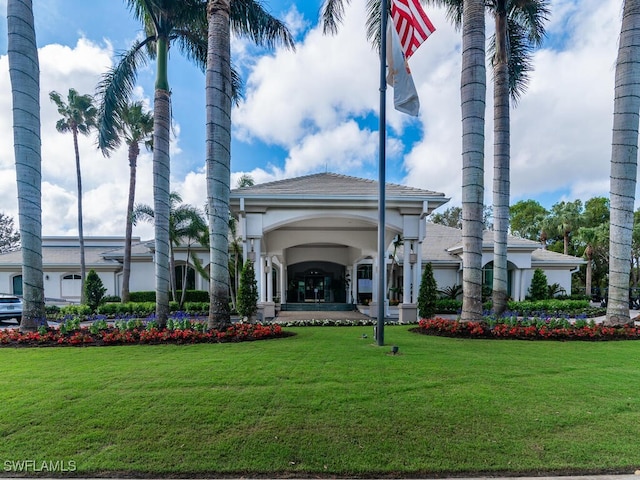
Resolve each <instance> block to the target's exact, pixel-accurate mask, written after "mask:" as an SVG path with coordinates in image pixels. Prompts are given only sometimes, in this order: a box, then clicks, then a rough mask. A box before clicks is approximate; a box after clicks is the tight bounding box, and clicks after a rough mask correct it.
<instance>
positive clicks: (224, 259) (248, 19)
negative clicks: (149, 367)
mask: <svg viewBox="0 0 640 480" xmlns="http://www.w3.org/2000/svg"><path fill="white" fill-rule="evenodd" d="M207 21H208V35H207V70H206V89H205V92H206V109H207V113H206V118H207V120H206V122H207V125H206V162H207V213H208V216H209V229H210V230H209V236H210V239H209V240H210V241H209V243H210V257H211V258H210V269H211V270H210V303H209V305H210V307H209V320H208V325H209V328H220V327H221V326H223V325H225V324H228V323H230V321H231V317H230V311H229V190H230V187H229V184H230V174H231V102H232V99H233V95H232V94H233V78H232V70H231V50H230V48H231V47H230V45H231V41H230V38H231V30H233V31H234V33H236V34H238V35H241V36H245V37H248V38H250V39H251V40H253V41H254V42H255V43H257V44H259V45H265V46H268V47H273V46H274V45H275V44H276V43H280V44H282V45H284V46H285V47H290V48H293V39H292V37H291V35H290V34H289V31H288V29H287V28H286V26H285V25H284V24H283V23H282V22H280V21H279V20H277V19H276V18H274V17H272V16H271V15H269V14H268V13H267V12H266V11H265V10H264V8H263V7H262V5H261V4H260V3H259V2H257V1H256V0H208V1H207Z"/></svg>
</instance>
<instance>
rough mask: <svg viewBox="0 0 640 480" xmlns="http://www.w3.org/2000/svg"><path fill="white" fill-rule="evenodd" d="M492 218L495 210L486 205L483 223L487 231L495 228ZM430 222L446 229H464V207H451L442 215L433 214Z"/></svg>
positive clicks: (483, 211) (483, 210)
mask: <svg viewBox="0 0 640 480" xmlns="http://www.w3.org/2000/svg"><path fill="white" fill-rule="evenodd" d="M492 217H493V209H492V208H491V207H490V206H487V205H485V206H484V207H483V209H482V223H483V225H484V229H485V230H491V228H492V226H493V221H492ZM429 221H430V222H431V223H437V224H438V225H444V226H445V227H451V228H459V229H462V207H449V208H447V209H446V210H444V211H443V212H442V213H440V212H438V213H432V214H431V215H430V216H429Z"/></svg>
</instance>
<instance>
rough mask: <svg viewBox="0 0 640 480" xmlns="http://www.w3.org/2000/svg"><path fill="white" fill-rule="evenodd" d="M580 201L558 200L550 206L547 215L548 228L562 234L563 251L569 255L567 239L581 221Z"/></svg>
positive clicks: (581, 209) (578, 226)
mask: <svg viewBox="0 0 640 480" xmlns="http://www.w3.org/2000/svg"><path fill="white" fill-rule="evenodd" d="M582 211H583V208H582V201H581V200H574V201H573V202H565V201H562V202H558V203H556V204H554V205H553V206H552V207H551V216H550V217H549V226H550V229H551V230H553V229H554V228H555V230H556V231H557V232H558V233H559V234H560V235H561V236H562V242H563V252H564V254H565V255H569V240H570V238H571V234H572V233H573V232H575V231H577V230H578V228H580V226H581V222H582V220H583V219H582Z"/></svg>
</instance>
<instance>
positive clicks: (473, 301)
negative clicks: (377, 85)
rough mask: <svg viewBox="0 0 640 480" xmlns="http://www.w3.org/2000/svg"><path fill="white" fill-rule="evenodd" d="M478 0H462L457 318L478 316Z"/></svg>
mask: <svg viewBox="0 0 640 480" xmlns="http://www.w3.org/2000/svg"><path fill="white" fill-rule="evenodd" d="M484 8H485V6H484V2H483V1H482V0H464V6H463V14H462V20H463V24H462V74H461V94H460V96H461V110H462V251H463V253H462V263H463V270H462V283H463V300H462V315H461V318H460V319H461V321H463V322H468V321H478V320H481V319H482V229H483V222H482V214H483V196H484V178H483V177H484V111H485V98H486V88H487V85H486V67H485V32H484V31H485V25H484Z"/></svg>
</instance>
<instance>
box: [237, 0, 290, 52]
mask: <svg viewBox="0 0 640 480" xmlns="http://www.w3.org/2000/svg"><path fill="white" fill-rule="evenodd" d="M230 21H231V31H232V32H233V33H235V34H236V35H238V36H242V37H248V38H250V39H251V40H252V41H253V42H254V43H255V44H257V45H260V46H265V47H268V48H274V47H275V46H276V45H282V46H283V47H285V48H289V49H291V50H295V42H294V39H293V37H292V36H291V33H290V32H289V29H288V28H287V26H286V25H285V24H284V23H283V22H282V21H280V20H278V19H277V18H276V17H274V16H273V15H271V14H270V13H269V12H267V11H266V10H265V8H264V6H263V5H262V4H261V3H260V2H258V1H257V0H234V1H233V2H231V18H230Z"/></svg>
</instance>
